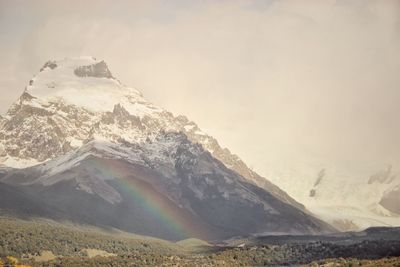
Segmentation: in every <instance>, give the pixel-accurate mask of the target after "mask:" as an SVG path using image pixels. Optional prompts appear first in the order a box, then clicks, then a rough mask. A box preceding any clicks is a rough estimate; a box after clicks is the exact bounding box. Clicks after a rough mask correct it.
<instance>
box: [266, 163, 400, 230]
mask: <svg viewBox="0 0 400 267" xmlns="http://www.w3.org/2000/svg"><path fill="white" fill-rule="evenodd" d="M349 165H350V164H347V165H346V164H330V163H328V162H323V163H322V162H321V161H316V160H308V161H306V162H297V163H293V162H291V163H290V164H284V165H283V166H282V167H281V168H280V167H279V165H278V164H275V165H274V167H271V169H275V170H279V171H271V169H270V171H269V173H267V174H266V175H267V177H268V179H269V180H270V181H272V182H273V183H275V184H277V185H278V186H279V187H280V188H282V189H283V190H284V191H286V192H287V193H288V194H289V195H290V196H292V197H293V198H294V199H295V200H297V201H299V202H300V203H302V204H304V205H305V206H306V208H307V209H308V210H310V211H311V212H312V213H313V214H315V215H317V216H318V217H319V218H321V219H323V220H325V221H327V222H329V223H331V224H332V225H333V226H335V227H336V228H338V229H342V230H360V229H365V228H367V227H370V226H400V213H399V210H400V202H398V201H397V200H398V199H399V198H398V196H397V194H398V191H396V188H399V186H400V170H398V169H395V168H394V167H392V166H391V165H388V166H383V168H382V166H379V165H377V164H367V163H362V164H354V163H353V164H351V166H349ZM288 166H290V167H288Z"/></svg>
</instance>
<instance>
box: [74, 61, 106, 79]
mask: <svg viewBox="0 0 400 267" xmlns="http://www.w3.org/2000/svg"><path fill="white" fill-rule="evenodd" d="M74 73H75V75H76V76H78V77H95V78H108V79H110V78H114V77H113V76H112V74H111V72H110V70H109V69H108V66H107V64H106V63H105V62H104V61H101V62H99V63H96V64H93V65H89V66H81V67H78V68H76V69H75V70H74Z"/></svg>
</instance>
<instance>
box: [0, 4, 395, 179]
mask: <svg viewBox="0 0 400 267" xmlns="http://www.w3.org/2000/svg"><path fill="white" fill-rule="evenodd" d="M80 2H81V3H79V2H78V1H30V0H26V1H19V0H11V1H7V0H1V1H0V96H1V98H0V113H5V112H6V110H7V109H8V107H9V106H10V104H11V103H12V102H13V101H15V99H16V98H18V96H19V95H20V94H21V92H22V91H23V89H24V87H25V86H26V85H27V83H28V81H29V79H30V78H31V77H32V76H33V75H34V74H36V73H37V72H38V71H39V69H40V68H41V67H42V65H43V64H44V63H45V62H46V61H47V60H49V59H62V58H64V57H66V56H79V55H90V56H95V57H97V58H98V59H104V60H105V61H106V62H107V63H108V65H109V67H110V69H111V71H112V72H113V74H114V76H116V77H117V78H119V79H120V80H121V81H122V82H123V83H125V84H127V85H130V86H134V87H136V88H138V89H139V90H140V91H142V92H143V94H144V95H145V96H146V97H147V99H149V100H151V101H152V102H154V103H156V104H158V105H160V106H162V107H164V108H166V109H168V110H170V111H172V112H174V113H175V114H185V115H187V116H188V117H189V118H190V119H192V120H193V121H195V122H197V123H198V124H199V125H200V127H201V128H203V129H204V130H205V131H207V132H208V133H210V134H211V135H214V136H215V137H217V139H218V140H219V141H220V143H221V144H222V145H224V146H227V147H228V148H230V149H231V150H232V151H233V152H235V153H237V154H238V155H239V156H241V157H242V158H244V159H245V161H246V162H247V163H249V165H251V166H252V167H254V168H255V169H256V170H259V171H260V172H261V173H263V171H264V170H267V169H268V168H269V167H270V166H269V164H270V162H271V161H274V160H280V159H288V158H290V159H291V160H293V161H297V160H300V159H304V158H318V159H324V160H328V161H333V162H334V161H337V162H339V161H346V162H356V161H366V162H367V161H368V162H377V163H379V164H386V163H393V164H396V163H397V162H399V161H400V118H399V116H400V1H391V0H381V1H376V0H355V1H340V0H336V1H333V0H332V1H329V0H324V1H321V0H309V1H301V0H292V1H285V0H283V1H272V0H271V1H250V0H248V1H245V0H244V1H228V0H227V1H187V0H182V1H161V0H160V1H80ZM396 161H397V162H396Z"/></svg>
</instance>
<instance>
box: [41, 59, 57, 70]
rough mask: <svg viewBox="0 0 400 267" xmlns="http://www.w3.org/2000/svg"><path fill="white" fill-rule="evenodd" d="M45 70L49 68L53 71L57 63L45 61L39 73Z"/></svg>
mask: <svg viewBox="0 0 400 267" xmlns="http://www.w3.org/2000/svg"><path fill="white" fill-rule="evenodd" d="M46 68H50V69H52V70H54V69H55V68H57V63H56V62H55V61H51V60H50V61H47V62H46V63H45V64H44V66H43V67H42V68H41V69H40V71H43V70H44V69H46Z"/></svg>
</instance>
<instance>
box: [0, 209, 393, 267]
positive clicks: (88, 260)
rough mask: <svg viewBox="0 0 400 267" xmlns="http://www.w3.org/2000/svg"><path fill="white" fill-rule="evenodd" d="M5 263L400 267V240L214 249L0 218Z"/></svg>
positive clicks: (0, 246) (185, 242) (0, 248)
mask: <svg viewBox="0 0 400 267" xmlns="http://www.w3.org/2000/svg"><path fill="white" fill-rule="evenodd" d="M7 264H8V265H7ZM18 264H19V265H18ZM302 264H303V265H302ZM2 265H4V266H33V267H36V266H38V267H39V266H48V267H50V266H51V267H56V266H57V267H60V266H66V267H71V266H72V267H73V266H82V267H85V266H110V267H111V266H118V267H124V266H299V265H302V266H326V267H332V266H349V267H350V266H352V267H354V266H400V240H367V241H362V242H356V243H354V242H353V243H351V244H343V243H332V242H321V241H319V242H308V243H305V242H302V243H298V242H294V243H285V244H279V245H276V244H268V243H267V242H265V243H263V244H258V245H247V246H240V247H236V246H228V245H226V246H211V245H209V244H207V243H206V242H204V241H201V240H197V239H188V240H183V241H180V242H176V243H174V242H168V241H165V240H160V239H156V238H150V237H145V236H139V235H133V234H129V233H124V232H120V231H116V230H111V229H110V230H104V229H98V228H94V227H88V226H77V225H73V224H70V223H59V222H54V221H50V220H44V219H37V220H28V221H26V220H20V219H15V218H11V217H0V267H2Z"/></svg>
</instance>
